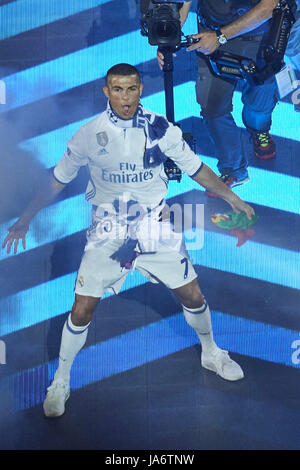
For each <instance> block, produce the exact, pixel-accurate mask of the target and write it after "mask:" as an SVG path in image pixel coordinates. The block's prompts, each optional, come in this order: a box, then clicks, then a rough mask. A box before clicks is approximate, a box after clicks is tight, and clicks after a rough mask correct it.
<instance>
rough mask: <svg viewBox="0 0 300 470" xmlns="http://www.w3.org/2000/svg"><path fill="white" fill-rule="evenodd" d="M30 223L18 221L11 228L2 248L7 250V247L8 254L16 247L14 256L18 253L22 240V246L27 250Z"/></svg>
mask: <svg viewBox="0 0 300 470" xmlns="http://www.w3.org/2000/svg"><path fill="white" fill-rule="evenodd" d="M28 228H29V223H27V222H24V221H22V220H21V219H18V220H17V222H15V223H14V224H13V225H12V226H11V227H9V229H8V232H9V233H8V235H7V237H6V238H5V240H4V242H3V244H2V248H5V246H6V245H7V253H10V250H11V247H12V245H13V244H15V246H14V254H16V253H17V251H18V245H19V241H20V240H22V245H23V248H24V250H26V238H25V237H26V233H27V232H28Z"/></svg>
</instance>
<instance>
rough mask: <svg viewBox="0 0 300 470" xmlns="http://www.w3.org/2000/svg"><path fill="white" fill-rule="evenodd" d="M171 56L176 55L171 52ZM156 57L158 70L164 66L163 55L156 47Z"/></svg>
mask: <svg viewBox="0 0 300 470" xmlns="http://www.w3.org/2000/svg"><path fill="white" fill-rule="evenodd" d="M173 56H174V57H176V54H175V53H173ZM156 58H157V62H158V65H159V68H160V70H162V69H163V66H164V63H165V61H164V55H163V53H162V52H160V51H159V50H158V49H157V54H156Z"/></svg>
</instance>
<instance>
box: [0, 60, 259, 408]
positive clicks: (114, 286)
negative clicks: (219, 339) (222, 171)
mask: <svg viewBox="0 0 300 470" xmlns="http://www.w3.org/2000/svg"><path fill="white" fill-rule="evenodd" d="M142 88H143V86H142V84H141V81H140V76H139V73H138V71H137V69H136V68H134V67H132V66H131V65H129V64H118V65H115V66H114V67H112V68H111V69H110V70H109V71H108V73H107V76H106V85H105V87H104V89H103V90H104V93H105V95H106V96H107V98H108V104H107V109H106V111H104V112H103V113H102V114H100V115H99V116H98V117H96V118H95V119H93V120H91V121H90V122H88V123H87V124H86V125H84V126H83V127H81V128H80V129H79V131H78V132H77V133H76V134H75V135H74V136H73V138H72V139H71V140H70V141H69V143H68V147H67V150H66V152H65V154H64V155H63V157H62V159H61V160H60V162H59V163H58V164H57V165H56V167H55V168H54V171H53V174H51V175H50V177H49V184H48V186H47V187H45V185H43V188H41V190H40V191H39V192H38V194H37V197H36V198H35V199H34V200H33V201H32V202H31V204H29V206H28V208H27V209H26V210H25V211H24V212H23V214H22V215H21V217H20V218H19V219H18V221H17V222H16V223H15V224H14V225H13V226H12V227H10V229H9V234H8V235H7V237H6V239H5V240H4V243H3V247H5V246H6V244H7V251H8V252H9V251H10V249H11V247H12V245H13V244H14V252H15V253H16V252H17V249H18V243H19V240H22V242H23V247H24V248H26V239H25V236H26V233H27V231H28V228H29V223H30V221H31V219H32V218H33V217H34V215H35V214H36V213H37V212H38V211H39V210H40V209H41V208H42V207H44V206H45V205H46V204H48V203H49V201H51V200H52V199H53V197H55V196H56V195H57V194H58V193H59V192H60V191H61V190H62V189H63V188H64V187H65V185H66V184H67V183H69V182H70V181H72V180H73V179H74V178H75V177H76V175H77V173H78V170H79V168H80V167H81V166H83V165H87V166H88V169H89V175H90V178H89V183H88V186H87V189H86V199H87V200H88V201H89V202H90V203H91V205H92V217H93V221H92V225H91V227H90V228H89V229H88V231H87V243H86V246H85V250H84V254H83V257H82V261H81V264H80V267H79V271H78V275H77V280H76V287H75V301H74V304H73V307H72V311H71V313H70V314H69V316H68V318H67V320H66V322H65V325H64V327H63V331H62V339H61V346H60V353H59V365H58V369H57V371H56V373H55V376H54V379H53V382H52V384H51V386H50V387H48V392H47V396H46V399H45V402H44V405H43V407H44V413H45V415H46V416H48V417H57V416H61V415H62V414H63V413H64V411H65V402H66V400H67V399H68V398H69V394H70V387H69V381H70V371H71V366H72V363H73V361H74V359H75V356H76V354H77V353H78V352H79V351H80V350H81V348H82V347H83V346H84V344H85V341H86V337H87V333H88V327H89V324H90V322H91V319H92V316H93V313H94V311H95V308H96V306H97V304H98V302H99V300H100V298H101V297H102V296H103V295H104V293H105V291H107V290H109V289H110V290H111V291H113V292H114V293H118V292H119V291H120V289H121V286H122V283H123V282H124V280H125V277H126V275H127V274H128V272H129V271H130V269H137V270H138V271H139V272H141V273H142V274H143V275H145V276H146V277H147V278H148V279H149V280H151V281H152V282H158V281H160V282H163V283H164V284H165V285H166V286H167V287H168V288H170V289H171V290H172V292H173V293H174V295H175V297H176V298H177V299H178V300H179V301H180V302H181V304H182V307H183V312H184V316H185V319H186V321H187V323H188V324H189V325H190V326H191V327H192V328H194V329H195V331H196V333H197V335H198V337H199V340H200V342H201V346H202V355H201V364H202V366H203V367H205V368H206V369H209V370H212V371H214V372H216V373H217V374H219V375H220V376H221V377H222V378H224V379H226V380H232V381H233V380H239V379H241V378H243V376H244V374H243V371H242V369H241V368H240V366H239V365H238V364H237V363H236V362H234V361H232V360H231V359H230V357H229V355H228V352H227V351H223V350H221V349H220V348H218V346H217V345H216V343H215V342H214V339H213V334H212V327H211V319H210V311H209V307H208V304H207V303H206V301H205V299H204V297H203V295H202V293H201V290H200V287H199V285H198V282H197V275H196V273H195V270H194V268H193V266H192V263H191V261H190V258H189V256H188V253H187V251H186V249H185V246H184V242H183V240H182V235H181V234H178V233H177V234H175V233H174V231H173V230H172V227H171V224H170V221H169V220H168V219H165V217H164V206H165V196H166V194H167V190H168V179H167V177H166V174H165V172H164V164H163V163H164V160H165V158H166V157H169V158H171V159H172V160H173V161H174V162H175V163H176V164H177V166H178V167H179V168H180V169H181V170H182V171H184V172H186V173H187V174H188V175H189V176H190V177H191V178H193V179H194V180H195V181H197V182H198V183H199V184H201V185H202V186H204V187H205V188H207V189H209V190H212V191H214V192H215V193H217V194H219V196H221V197H222V198H223V199H225V200H226V201H227V202H228V203H229V204H230V205H231V207H232V209H233V210H234V211H236V212H240V211H243V212H245V213H246V214H247V216H248V218H251V217H252V215H253V214H254V211H253V209H252V207H250V206H249V205H248V204H246V203H244V202H243V201H242V200H241V199H240V198H239V197H238V196H237V195H236V194H234V193H233V192H232V191H231V190H230V189H229V188H228V187H227V185H225V184H224V183H223V182H222V181H221V180H220V179H219V178H218V177H217V176H216V174H215V173H214V172H213V171H212V170H210V168H209V167H207V166H206V165H205V164H203V163H202V162H201V160H200V159H199V157H198V156H197V155H195V154H194V153H193V152H192V151H191V149H190V148H189V146H188V145H187V144H186V143H185V141H184V140H183V138H182V132H181V131H180V129H179V128H178V127H177V126H174V125H173V124H171V123H169V122H168V121H167V120H166V118H164V117H163V116H160V115H157V114H155V113H152V112H151V111H149V110H146V109H144V108H143V106H142V105H141V103H140V96H141V93H142Z"/></svg>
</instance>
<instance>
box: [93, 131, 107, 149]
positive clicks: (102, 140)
mask: <svg viewBox="0 0 300 470" xmlns="http://www.w3.org/2000/svg"><path fill="white" fill-rule="evenodd" d="M96 137H97V142H98V144H99V145H101V147H105V146H106V145H107V144H108V135H107V134H106V132H98V134H96Z"/></svg>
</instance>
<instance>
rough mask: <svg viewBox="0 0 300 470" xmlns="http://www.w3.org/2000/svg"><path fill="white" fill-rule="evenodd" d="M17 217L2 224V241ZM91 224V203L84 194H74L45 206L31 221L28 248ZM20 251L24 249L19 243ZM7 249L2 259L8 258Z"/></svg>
mask: <svg viewBox="0 0 300 470" xmlns="http://www.w3.org/2000/svg"><path fill="white" fill-rule="evenodd" d="M15 221H16V219H13V220H10V221H8V222H6V223H4V224H2V225H1V226H0V240H1V243H2V241H3V240H4V239H5V237H6V235H7V230H8V227H10V226H11V225H12V224H13V223H14V222H15ZM90 224H91V205H90V204H89V203H88V202H87V201H86V200H85V196H84V194H80V195H78V196H74V197H72V198H69V199H65V200H63V201H59V202H58V203H56V204H53V205H51V206H48V207H46V208H44V209H43V210H42V211H41V212H40V213H39V214H38V215H37V216H36V217H35V218H34V219H33V220H32V222H31V226H30V230H29V232H28V234H27V236H26V250H32V249H34V248H37V247H38V246H42V245H45V244H46V243H50V242H54V241H55V240H58V239H61V238H63V237H66V236H69V235H72V234H73V233H76V232H80V231H81V230H84V229H86V228H87V227H89V225H90ZM19 249H20V251H19V253H20V252H21V251H22V250H23V248H22V244H21V243H20V245H19ZM9 256H12V254H10V255H8V254H7V252H6V250H3V249H2V247H1V251H0V260H3V259H6V258H8V257H9Z"/></svg>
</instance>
